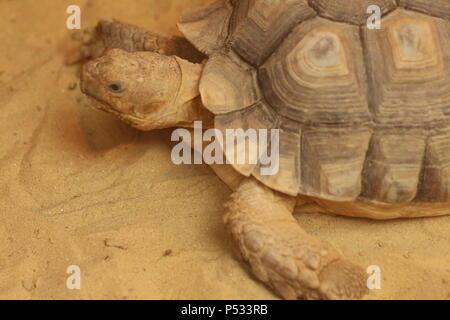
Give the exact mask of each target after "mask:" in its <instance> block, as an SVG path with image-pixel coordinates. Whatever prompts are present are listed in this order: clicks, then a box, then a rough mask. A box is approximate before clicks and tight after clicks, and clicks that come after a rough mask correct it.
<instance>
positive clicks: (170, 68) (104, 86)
mask: <svg viewBox="0 0 450 320" xmlns="http://www.w3.org/2000/svg"><path fill="white" fill-rule="evenodd" d="M181 71H182V70H181V68H180V66H179V63H178V61H177V58H175V57H168V56H164V55H160V54H157V53H153V52H135V53H130V52H126V51H123V50H119V49H113V50H110V51H109V52H108V53H107V54H106V55H104V56H103V57H101V58H98V59H96V60H93V61H90V62H88V63H87V64H85V65H84V67H83V71H82V76H81V90H82V92H83V93H84V94H86V95H87V96H89V97H90V98H91V99H92V100H93V102H94V107H96V108H97V109H100V110H103V111H106V112H108V113H111V114H114V115H116V116H117V117H119V118H120V119H121V120H123V121H125V122H127V123H128V124H130V125H132V126H133V127H136V128H138V129H141V130H152V129H160V128H168V127H173V126H176V125H178V124H179V123H180V114H182V113H183V112H182V110H180V109H182V106H183V103H184V102H183V101H180V90H181V82H182V81H181V79H182V76H181ZM191 95H193V96H195V95H198V89H197V90H196V92H195V90H194V92H192V93H191Z"/></svg>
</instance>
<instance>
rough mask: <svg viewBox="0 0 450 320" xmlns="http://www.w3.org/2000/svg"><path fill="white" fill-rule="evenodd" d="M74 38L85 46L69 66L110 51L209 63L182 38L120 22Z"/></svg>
mask: <svg viewBox="0 0 450 320" xmlns="http://www.w3.org/2000/svg"><path fill="white" fill-rule="evenodd" d="M74 37H75V39H76V40H78V41H81V42H82V45H81V47H80V48H79V50H78V51H77V52H75V53H74V54H73V55H72V56H70V57H69V58H68V61H67V62H68V63H69V64H74V63H77V62H79V61H82V60H84V59H96V58H99V57H101V56H103V55H104V54H105V53H106V51H108V50H110V49H122V50H125V51H128V52H137V51H151V52H155V53H159V54H162V55H167V56H171V55H175V56H178V57H180V58H183V59H186V60H189V61H191V62H196V63H199V62H201V61H202V60H203V59H205V56H204V55H203V54H202V53H200V52H199V51H198V50H197V49H195V47H194V46H193V45H191V44H190V43H189V42H188V41H187V40H186V39H184V38H182V37H177V36H171V35H166V34H162V33H157V32H152V31H148V30H145V29H143V28H140V27H137V26H134V25H131V24H127V23H123V22H119V21H112V22H111V21H104V20H102V21H100V22H99V23H98V25H97V26H96V27H95V28H93V29H87V30H85V31H83V32H80V33H76V34H75V35H74Z"/></svg>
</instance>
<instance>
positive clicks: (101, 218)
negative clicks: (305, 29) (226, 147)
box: [0, 0, 450, 299]
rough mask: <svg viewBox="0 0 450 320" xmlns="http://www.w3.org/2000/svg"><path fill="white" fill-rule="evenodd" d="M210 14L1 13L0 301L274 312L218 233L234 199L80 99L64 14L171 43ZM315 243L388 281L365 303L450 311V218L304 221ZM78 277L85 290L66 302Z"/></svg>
mask: <svg viewBox="0 0 450 320" xmlns="http://www.w3.org/2000/svg"><path fill="white" fill-rule="evenodd" d="M206 2H208V1H206V0H205V1H202V0H198V1H186V0H171V1H169V0H131V1H105V0H91V1H63V0H59V1H55V0H39V1H33V0H14V1H11V0H0V12H1V13H2V19H1V21H0V24H1V25H0V30H1V31H0V48H1V50H0V110H1V113H0V132H1V136H0V141H1V143H0V173H1V174H0V252H1V255H0V298H2V299H16V298H18V299H30V298H31V299H276V298H277V297H276V296H275V295H273V294H272V293H271V292H270V291H268V290H267V289H266V288H265V287H264V286H263V285H261V284H260V283H258V282H257V281H255V280H254V279H253V278H252V276H251V275H250V274H249V272H248V271H247V269H246V268H245V266H244V264H243V263H242V262H241V261H240V259H239V258H238V255H237V254H236V251H235V250H234V249H233V246H232V244H231V241H230V238H229V236H228V234H227V232H226V231H225V229H224V228H223V226H222V211H223V210H222V205H223V203H224V202H225V201H226V199H227V198H228V196H229V194H230V191H229V190H228V189H227V187H226V186H225V184H223V183H222V182H221V181H220V180H219V179H218V178H217V177H216V176H215V175H214V173H213V172H212V171H211V170H210V168H208V167H207V166H175V165H173V164H172V162H171V161H170V150H171V147H172V145H171V142H170V139H169V137H170V132H171V131H170V130H164V131H157V132H150V133H142V132H138V131H136V130H134V129H131V128H129V127H127V126H126V125H125V124H122V123H121V122H119V121H117V120H116V119H115V118H113V117H111V116H109V115H106V114H103V113H101V112H99V111H95V110H93V109H91V108H90V107H89V101H88V100H87V99H86V98H85V97H84V96H83V95H82V94H81V93H80V91H79V86H77V87H75V88H74V86H75V85H76V84H77V83H78V78H79V67H77V66H72V67H68V66H65V65H64V56H65V55H66V54H67V53H68V52H70V50H72V49H73V46H74V43H73V41H71V40H70V34H71V33H72V32H71V31H69V30H67V29H66V27H65V22H66V18H67V16H68V15H67V14H66V8H67V6H68V5H70V4H78V5H79V6H80V7H81V8H82V21H83V27H90V26H94V25H95V24H96V22H97V21H98V20H99V19H101V18H103V19H111V18H113V17H114V18H117V19H119V20H123V21H126V22H130V23H135V24H137V25H140V26H143V27H146V28H149V29H153V30H159V31H164V32H172V33H175V32H177V31H176V26H175V23H176V21H177V18H178V16H179V15H180V13H181V12H182V10H183V9H185V8H187V7H192V6H196V5H199V4H202V3H206ZM297 217H298V221H299V223H300V224H302V225H303V227H304V228H305V229H306V230H307V231H308V232H310V233H311V234H313V235H315V236H317V237H320V238H322V239H325V240H328V241H330V242H331V243H333V244H334V245H335V246H336V247H337V248H339V250H340V251H341V252H342V253H343V254H345V255H346V256H347V257H348V258H349V259H352V260H353V261H355V262H356V263H359V264H360V265H362V266H369V265H378V266H380V267H381V269H382V289H381V290H376V291H373V292H372V293H371V294H370V295H369V296H368V297H367V299H450V217H442V218H429V219H416V220H402V221H389V222H379V221H369V220H363V219H350V218H343V217H335V216H329V215H322V214H307V215H297ZM70 265H78V266H80V268H81V272H82V287H81V290H68V289H67V288H66V279H67V277H68V275H67V274H66V269H67V267H68V266H70Z"/></svg>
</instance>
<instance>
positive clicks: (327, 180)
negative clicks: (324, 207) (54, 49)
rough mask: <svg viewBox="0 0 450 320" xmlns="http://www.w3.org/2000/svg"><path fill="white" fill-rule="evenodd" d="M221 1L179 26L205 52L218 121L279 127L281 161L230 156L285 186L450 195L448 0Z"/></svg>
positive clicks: (322, 193) (204, 91)
mask: <svg viewBox="0 0 450 320" xmlns="http://www.w3.org/2000/svg"><path fill="white" fill-rule="evenodd" d="M370 4H374V5H378V6H379V7H380V9H381V12H382V20H381V29H369V28H368V27H367V24H366V22H367V19H368V18H369V16H370V14H368V13H367V9H368V6H369V4H368V2H367V1H365V0H334V1H329V0H310V1H307V0H239V1H238V0H227V1H219V2H216V3H214V4H212V5H210V6H207V7H203V8H198V9H193V10H191V11H189V12H187V13H186V15H184V17H183V18H182V19H181V22H180V23H179V28H180V30H181V31H182V32H183V33H184V35H185V36H186V37H187V39H188V40H189V41H191V42H192V43H193V44H194V45H195V46H196V47H197V48H198V49H199V50H200V51H202V52H203V53H205V54H207V55H208V56H209V59H208V60H207V62H206V65H205V68H204V72H203V75H202V79H201V83H200V92H201V95H202V101H203V103H204V105H205V107H206V108H207V109H209V110H210V111H211V112H212V113H213V114H214V115H215V121H216V124H215V125H216V127H217V128H218V129H222V130H224V129H228V128H236V129H237V128H242V129H244V130H246V129H249V128H255V129H260V128H266V129H271V128H277V129H280V159H279V163H280V170H279V172H278V174H276V175H273V176H262V175H261V174H260V173H259V172H260V170H258V167H259V165H258V164H256V165H234V167H235V169H236V170H238V171H239V172H240V173H241V174H243V175H245V176H250V175H253V176H255V177H256V178H257V179H259V180H260V181H262V182H263V183H264V184H265V185H267V186H269V187H270V188H273V189H275V190H277V191H280V192H283V193H286V194H289V195H297V194H302V195H308V196H312V197H317V198H322V199H327V200H334V201H353V200H366V201H370V202H375V203H387V204H399V203H409V202H419V203H427V202H448V201H450V23H449V19H450V1H448V0H434V1H428V0H398V1H395V0H372V1H370Z"/></svg>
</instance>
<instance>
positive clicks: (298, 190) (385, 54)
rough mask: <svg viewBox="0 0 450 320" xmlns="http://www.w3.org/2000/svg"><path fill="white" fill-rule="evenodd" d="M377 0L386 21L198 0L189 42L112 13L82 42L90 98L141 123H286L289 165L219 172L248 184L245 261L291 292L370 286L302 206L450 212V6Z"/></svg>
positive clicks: (287, 3)
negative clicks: (300, 218) (309, 228)
mask: <svg viewBox="0 0 450 320" xmlns="http://www.w3.org/2000/svg"><path fill="white" fill-rule="evenodd" d="M370 4H371V5H377V6H378V7H379V8H380V11H381V14H382V20H381V29H370V28H368V27H367V23H366V21H367V19H368V14H367V7H368V3H367V1H365V0H335V1H327V0H309V1H307V0H272V1H263V0H222V1H217V2H214V3H212V4H210V5H207V6H204V7H200V8H194V9H191V10H188V11H187V12H186V13H185V14H184V15H183V16H182V18H181V20H180V22H179V24H178V27H179V30H180V31H181V32H182V34H183V35H184V38H183V37H177V36H169V35H164V34H160V33H155V32H151V31H146V30H144V29H141V28H139V27H135V26H132V25H129V24H125V23H121V22H118V21H113V22H107V21H102V22H100V23H99V25H98V26H97V28H96V29H95V30H94V31H93V32H91V34H90V36H89V37H87V38H86V41H85V43H84V44H83V45H82V47H81V50H80V54H79V55H80V56H81V57H89V58H92V60H90V61H88V62H87V63H86V64H85V65H84V67H83V71H82V79H81V89H82V91H83V93H84V94H86V95H87V96H89V97H90V98H92V100H93V101H94V104H95V106H96V107H97V108H99V109H101V110H104V111H106V112H109V113H112V114H114V115H116V116H117V117H119V118H120V119H122V120H123V121H125V122H127V123H129V124H130V125H132V126H133V127H135V128H137V129H140V130H153V129H162V128H170V127H184V128H191V127H192V126H193V123H194V121H203V123H204V124H207V126H208V127H210V128H216V129H217V130H226V129H242V130H248V129H251V128H256V129H268V130H269V129H274V128H276V129H278V130H279V159H278V160H279V170H278V172H277V173H276V174H273V175H262V174H261V171H260V170H258V169H260V167H261V163H259V162H256V163H254V164H250V163H246V164H231V165H222V166H221V165H214V166H212V167H213V169H214V170H215V172H216V173H217V174H218V175H219V177H221V178H222V179H223V180H224V181H225V182H226V183H227V184H228V185H229V186H230V188H232V189H233V191H234V193H233V194H232V196H231V199H230V201H229V202H228V203H227V204H226V205H225V212H226V213H225V218H224V221H225V224H226V226H227V228H228V229H229V230H230V232H231V235H232V238H233V239H234V241H235V242H236V243H237V246H238V247H239V249H240V252H241V253H242V256H243V258H244V260H245V261H246V262H247V263H248V264H249V265H250V267H251V270H252V272H253V274H254V275H255V276H256V278H257V279H259V280H260V281H262V282H263V283H265V284H266V285H267V286H269V287H270V288H272V289H273V290H274V291H275V292H276V293H278V294H279V295H280V296H281V297H283V298H286V299H359V298H361V297H363V296H364V295H365V294H367V293H368V289H367V285H366V279H367V275H366V273H365V271H364V270H363V268H361V267H360V266H357V265H355V264H353V263H351V262H349V261H347V260H346V259H344V258H343V257H342V256H341V255H340V254H339V253H338V252H337V251H336V250H335V249H334V248H333V247H332V246H331V245H330V244H328V243H326V242H324V241H322V240H319V239H317V238H315V237H313V236H311V235H308V234H307V233H306V232H305V231H304V230H303V229H302V228H301V226H300V225H299V224H298V222H297V220H296V219H295V218H294V217H293V215H292V213H293V210H294V208H295V207H296V206H297V207H299V210H300V212H301V211H302V208H305V209H304V210H305V211H307V210H311V208H313V209H314V210H317V211H321V212H327V213H332V214H338V215H343V216H351V217H361V218H371V219H379V220H385V219H396V218H412V217H425V216H439V215H445V214H448V213H449V212H450V169H449V168H450V166H449V165H450V93H449V92H450V24H449V18H450V2H449V1H447V0H436V1H432V2H430V1H426V0H372V1H371V3H370ZM268 145H269V144H267V145H266V147H267V148H268ZM244 150H247V149H244ZM241 152H245V151H242V149H241Z"/></svg>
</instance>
